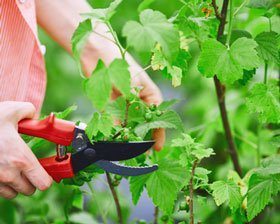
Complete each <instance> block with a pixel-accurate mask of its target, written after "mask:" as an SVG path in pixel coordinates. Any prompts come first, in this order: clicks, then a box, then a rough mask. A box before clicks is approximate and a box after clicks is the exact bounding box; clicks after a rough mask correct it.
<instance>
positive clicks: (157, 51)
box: [151, 44, 189, 87]
mask: <svg viewBox="0 0 280 224" xmlns="http://www.w3.org/2000/svg"><path fill="white" fill-rule="evenodd" d="M152 51H153V55H152V59H151V66H152V69H153V70H154V71H156V70H163V69H165V68H167V69H165V70H164V72H166V71H167V73H168V74H167V76H168V77H171V80H172V85H173V87H177V86H180V85H181V79H182V77H183V71H182V68H183V69H184V71H186V70H187V68H188V63H187V59H189V57H188V56H189V54H188V53H187V55H186V54H185V53H186V52H185V51H182V50H180V51H179V54H178V55H177V58H176V62H174V63H173V64H171V63H169V62H168V60H167V59H166V58H165V56H164V55H163V52H162V50H161V46H160V45H159V44H157V45H156V46H155V48H154V49H153V50H152ZM182 52H185V53H182ZM176 65H178V66H179V67H178V66H176Z"/></svg>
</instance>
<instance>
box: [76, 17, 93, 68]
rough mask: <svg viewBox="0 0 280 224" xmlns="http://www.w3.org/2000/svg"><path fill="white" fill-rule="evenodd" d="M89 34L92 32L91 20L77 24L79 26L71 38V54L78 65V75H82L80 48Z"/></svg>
mask: <svg viewBox="0 0 280 224" xmlns="http://www.w3.org/2000/svg"><path fill="white" fill-rule="evenodd" d="M91 32H92V24H91V20H90V19H87V20H85V21H83V22H80V23H79V26H78V27H77V28H76V30H75V32H74V33H73V35H72V38H71V45H72V52H73V55H74V58H75V60H76V61H77V63H78V68H79V72H80V74H82V68H81V63H80V50H81V48H82V45H83V43H84V40H85V39H86V37H87V36H88V35H89V34H90V33H91Z"/></svg>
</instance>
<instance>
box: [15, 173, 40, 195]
mask: <svg viewBox="0 0 280 224" xmlns="http://www.w3.org/2000/svg"><path fill="white" fill-rule="evenodd" d="M10 187H11V188H13V189H14V190H15V191H17V192H18V193H22V194H24V195H32V194H34V192H35V190H36V188H35V187H34V186H33V185H32V184H31V183H30V182H29V180H28V179H27V178H26V177H25V176H24V175H21V174H19V175H18V176H17V178H16V179H15V180H14V182H13V183H11V184H10Z"/></svg>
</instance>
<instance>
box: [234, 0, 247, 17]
mask: <svg viewBox="0 0 280 224" xmlns="http://www.w3.org/2000/svg"><path fill="white" fill-rule="evenodd" d="M247 2H248V0H245V1H243V2H242V4H241V5H240V6H239V7H238V8H237V9H236V10H235V12H234V13H233V17H235V16H236V15H237V13H238V12H239V11H240V10H241V9H242V8H243V7H244V6H245V5H246V4H247Z"/></svg>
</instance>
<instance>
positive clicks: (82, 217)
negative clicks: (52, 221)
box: [69, 212, 98, 224]
mask: <svg viewBox="0 0 280 224" xmlns="http://www.w3.org/2000/svg"><path fill="white" fill-rule="evenodd" d="M69 219H70V221H71V223H78V224H89V223H90V224H98V221H96V220H95V219H94V218H93V217H92V215H91V214H90V213H88V212H75V213H72V214H71V215H70V217H69Z"/></svg>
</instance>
